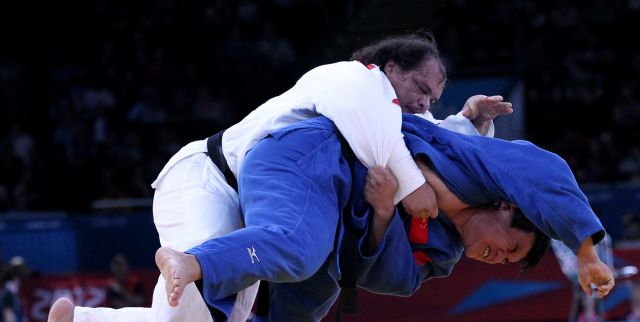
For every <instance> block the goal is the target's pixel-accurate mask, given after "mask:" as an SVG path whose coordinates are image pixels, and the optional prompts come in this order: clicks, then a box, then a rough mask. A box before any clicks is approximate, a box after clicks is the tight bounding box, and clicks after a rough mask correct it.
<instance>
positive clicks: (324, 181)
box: [169, 131, 351, 320]
mask: <svg viewBox="0 0 640 322" xmlns="http://www.w3.org/2000/svg"><path fill="white" fill-rule="evenodd" d="M296 134H297V135H295V136H294V135H293V134H291V135H287V136H285V137H284V139H275V138H268V139H265V140H263V141H261V142H260V143H259V144H258V145H257V146H256V147H255V148H254V149H253V150H252V151H251V152H250V153H249V154H248V155H247V158H246V160H245V163H244V166H243V169H242V175H241V176H240V182H239V184H240V195H241V200H242V205H243V210H244V214H245V221H246V224H247V228H244V229H240V230H237V231H234V232H233V233H230V234H228V235H225V236H223V237H220V238H216V239H213V240H210V241H207V242H205V243H204V244H202V245H200V246H197V247H194V248H193V249H191V250H189V251H188V252H187V253H189V254H193V255H195V257H196V258H197V260H198V262H199V263H200V266H201V269H202V273H203V274H204V278H203V280H204V286H205V298H206V299H207V302H208V303H210V304H213V303H215V302H216V300H217V299H220V298H224V297H225V296H227V295H229V294H233V293H234V292H236V291H237V290H238V289H242V288H244V287H246V286H247V284H250V283H253V282H254V281H256V280H258V279H263V280H269V281H271V282H276V283H292V282H299V281H302V280H305V279H307V278H309V277H311V276H313V274H315V273H316V272H317V271H318V269H320V267H321V266H322V264H323V263H324V262H325V261H326V259H327V257H328V256H329V255H330V254H331V252H332V251H333V246H334V240H335V232H336V229H337V223H338V219H339V216H340V211H339V210H340V209H342V207H343V206H344V203H345V200H346V197H347V196H346V195H347V193H348V191H350V183H351V177H350V171H349V169H348V167H347V165H346V163H344V161H343V159H342V156H341V151H340V146H339V144H338V141H337V139H336V138H335V136H334V134H333V133H330V134H326V133H323V135H321V136H320V137H319V138H318V137H317V131H316V132H313V133H312V134H313V135H307V136H305V135H298V134H299V133H296ZM314 135H315V136H314ZM292 138H296V139H295V140H292ZM169 288H170V289H173V285H170V286H169ZM288 318H290V319H294V320H295V319H297V317H288Z"/></svg>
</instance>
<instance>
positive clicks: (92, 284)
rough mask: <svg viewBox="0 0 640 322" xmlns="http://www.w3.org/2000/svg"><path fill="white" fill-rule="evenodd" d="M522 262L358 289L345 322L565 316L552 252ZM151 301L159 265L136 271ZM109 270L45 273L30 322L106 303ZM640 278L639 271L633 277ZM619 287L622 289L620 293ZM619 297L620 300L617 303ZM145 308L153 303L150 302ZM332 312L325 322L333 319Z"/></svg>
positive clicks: (619, 314)
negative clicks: (405, 288)
mask: <svg viewBox="0 0 640 322" xmlns="http://www.w3.org/2000/svg"><path fill="white" fill-rule="evenodd" d="M615 254H616V257H617V259H618V261H619V262H622V263H621V264H622V265H635V266H639V267H640V249H637V248H636V249H617V250H616V251H615ZM518 270H519V268H518V265H515V264H513V265H488V264H483V263H480V262H475V261H471V260H467V259H463V260H462V261H461V262H460V263H459V264H458V265H457V266H456V268H455V269H454V270H453V273H452V275H451V276H450V277H448V278H444V279H434V280H430V281H427V282H425V283H424V284H423V285H422V287H421V289H420V290H419V292H418V293H417V294H415V295H414V296H412V297H409V298H400V297H392V296H382V295H376V294H371V293H367V292H366V291H364V290H360V292H359V298H358V314H357V315H353V316H351V315H346V316H344V317H343V321H344V322H355V321H367V322H392V321H402V322H418V321H421V322H423V321H429V322H516V321H518V322H525V321H526V322H534V321H538V322H543V321H545V322H548V321H566V320H567V317H568V315H569V309H570V306H571V300H572V296H573V294H572V290H571V282H570V281H569V280H567V278H566V277H565V276H564V275H563V274H562V272H561V271H560V267H559V265H558V263H557V262H556V260H555V257H554V256H553V254H552V253H548V254H547V255H546V256H545V257H544V259H543V260H542V262H541V263H540V265H539V266H538V267H537V268H535V269H533V270H532V271H530V272H527V273H525V274H519V272H518ZM134 274H136V275H137V276H138V277H139V278H140V280H141V281H142V283H143V285H144V290H145V297H146V298H147V301H149V302H150V300H151V295H152V292H153V288H154V286H155V283H156V282H157V278H158V274H159V273H158V271H157V270H144V271H135V272H134ZM109 278H110V274H109V273H100V274H72V275H61V276H45V277H40V278H35V279H32V280H29V281H27V283H25V284H24V285H23V287H22V288H21V294H22V298H23V301H24V304H25V313H26V315H27V316H28V317H29V321H32V322H39V321H46V319H47V315H48V312H49V308H50V307H51V304H52V303H53V302H54V301H55V300H56V299H58V298H59V297H63V296H64V297H69V298H71V299H73V301H74V303H76V304H77V305H82V306H90V307H96V306H106V304H107V303H106V287H107V285H108V283H109ZM632 279H633V280H635V281H640V276H637V275H636V276H634V277H633V278H632ZM625 287H628V283H625V281H620V280H619V281H617V283H616V287H615V288H614V291H613V292H612V293H611V294H610V295H609V296H608V297H607V299H606V300H608V301H610V302H611V301H613V303H612V305H610V306H611V307H610V308H609V310H608V311H607V318H608V319H621V318H623V317H624V316H625V315H626V314H627V313H628V311H629V304H628V293H624V291H625V289H624V288H625ZM616 292H619V293H618V294H616ZM616 297H617V300H616ZM145 306H150V303H146V304H145ZM334 316H335V314H334V313H333V311H332V313H330V314H329V316H327V317H326V318H325V319H324V320H323V321H333V318H334Z"/></svg>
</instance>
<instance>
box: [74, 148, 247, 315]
mask: <svg viewBox="0 0 640 322" xmlns="http://www.w3.org/2000/svg"><path fill="white" fill-rule="evenodd" d="M198 144H200V145H202V144H205V146H206V143H205V142H204V141H199V142H194V143H191V144H189V145H187V146H185V147H184V148H183V149H182V150H181V151H180V152H178V153H177V154H176V155H175V156H174V157H173V158H172V159H171V160H170V161H169V162H168V163H167V165H166V166H165V169H164V170H163V173H165V174H164V175H162V176H161V177H159V179H158V180H157V181H156V183H154V185H155V188H156V191H155V196H154V204H153V213H154V222H155V224H156V228H157V230H158V235H159V238H160V243H161V245H162V246H171V247H173V248H176V249H179V250H186V249H188V248H190V247H193V246H195V245H198V244H200V243H201V242H203V241H205V240H207V239H209V238H213V237H216V236H219V235H222V234H226V233H228V232H230V231H232V230H235V229H238V228H240V227H242V225H243V223H242V219H241V217H240V214H239V206H238V197H237V194H236V193H235V191H234V190H233V189H232V188H231V187H229V186H228V185H227V184H226V182H225V181H224V179H223V176H222V174H221V173H220V171H219V170H218V169H217V168H216V167H215V165H213V163H212V162H211V161H210V160H209V159H208V157H207V156H206V155H205V154H204V153H201V152H202V151H206V147H205V148H203V147H201V146H198ZM247 292H248V293H247V294H243V296H242V297H240V296H239V298H242V299H243V302H239V304H241V305H239V307H238V309H237V310H236V311H237V312H238V314H237V318H234V317H232V318H231V319H230V321H245V320H246V317H247V316H248V315H249V313H250V309H251V305H252V304H253V298H254V297H255V295H253V297H252V295H251V294H255V291H252V290H248V291H247ZM252 292H253V293H252ZM183 296H186V297H187V298H188V301H189V303H182V305H180V306H179V307H170V306H169V305H168V303H167V294H166V290H165V280H164V278H163V277H162V276H160V278H159V280H158V284H156V287H155V289H154V294H153V303H152V308H151V309H149V308H147V309H146V311H143V310H142V309H141V308H136V309H135V310H134V309H131V308H124V309H119V310H110V309H100V310H98V309H91V308H82V307H78V308H76V310H75V312H76V314H75V317H74V321H76V322H78V321H111V320H114V321H124V319H125V318H126V317H127V316H134V315H135V316H136V318H135V319H134V320H135V321H145V320H146V321H187V320H192V321H210V320H211V317H210V314H209V311H208V309H207V307H206V305H205V303H204V301H203V299H202V296H201V295H200V292H199V291H198V290H197V288H196V287H195V285H193V284H191V285H187V286H186V287H185V291H184V294H183ZM112 311H113V312H112ZM79 313H81V314H79ZM114 314H117V315H118V317H117V318H116V319H112V318H111V316H112V315H114ZM83 316H84V317H86V319H84V318H82V317H83ZM207 318H208V320H207Z"/></svg>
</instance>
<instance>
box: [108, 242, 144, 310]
mask: <svg viewBox="0 0 640 322" xmlns="http://www.w3.org/2000/svg"><path fill="white" fill-rule="evenodd" d="M111 273H112V274H113V278H112V279H111V282H110V283H109V286H108V288H107V302H108V303H109V306H110V307H112V308H115V309H118V308H122V307H127V306H142V305H143V304H144V289H143V287H142V283H141V282H140V280H139V279H138V278H137V277H136V276H134V275H131V271H130V270H129V262H128V261H127V258H126V257H125V256H124V255H123V254H117V255H115V256H114V257H113V260H112V261H111Z"/></svg>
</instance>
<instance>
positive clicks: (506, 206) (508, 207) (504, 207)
mask: <svg viewBox="0 0 640 322" xmlns="http://www.w3.org/2000/svg"><path fill="white" fill-rule="evenodd" d="M515 207H516V206H515V205H514V204H512V203H510V202H506V201H503V202H501V203H500V209H501V210H508V211H511V210H513V209H514V208H515Z"/></svg>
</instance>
